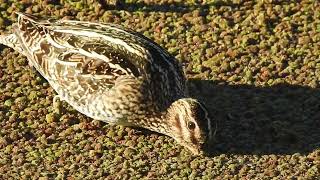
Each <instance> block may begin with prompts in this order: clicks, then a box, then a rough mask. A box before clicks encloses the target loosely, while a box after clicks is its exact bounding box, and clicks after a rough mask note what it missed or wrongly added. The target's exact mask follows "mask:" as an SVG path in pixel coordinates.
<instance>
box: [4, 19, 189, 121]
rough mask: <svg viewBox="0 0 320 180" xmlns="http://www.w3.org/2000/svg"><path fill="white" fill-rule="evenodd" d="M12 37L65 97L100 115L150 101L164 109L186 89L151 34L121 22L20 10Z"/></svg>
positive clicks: (143, 105) (178, 69)
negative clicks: (44, 15)
mask: <svg viewBox="0 0 320 180" xmlns="http://www.w3.org/2000/svg"><path fill="white" fill-rule="evenodd" d="M10 36H12V37H10ZM9 37H10V38H11V39H10V42H12V44H15V42H16V43H17V42H18V44H16V45H15V47H14V48H15V49H17V50H18V51H20V52H21V53H23V54H24V55H26V56H27V57H28V60H29V61H30V62H31V64H32V65H33V66H34V67H35V68H36V69H37V70H38V71H39V72H40V73H41V74H42V76H43V77H45V78H46V79H47V80H48V82H49V83H50V84H51V86H52V87H53V88H54V89H55V90H56V91H57V93H58V94H59V95H60V96H61V97H62V98H63V99H64V100H66V101H67V102H68V103H70V104H71V105H72V106H73V107H74V108H76V109H77V110H79V111H80V112H82V113H84V114H86V115H88V116H90V117H93V118H96V119H101V120H103V119H104V118H112V117H117V116H119V117H117V118H118V119H119V118H123V117H124V116H130V115H131V114H130V113H132V111H136V112H141V113H145V112H144V111H145V110H146V109H148V108H150V107H154V110H159V111H161V110H164V109H165V108H167V107H168V106H169V105H170V104H171V103H172V102H173V101H175V100H176V99H178V98H181V97H183V96H184V93H185V79H184V75H183V71H182V68H181V67H180V65H179V63H178V62H177V61H176V60H175V59H174V58H173V57H172V56H170V55H169V54H168V53H167V52H166V51H165V50H163V49H162V48H161V47H160V46H158V45H156V44H155V43H153V42H152V41H151V40H149V39H147V38H146V37H144V36H142V35H140V34H137V33H135V32H133V31H131V30H128V29H125V28H122V27H120V26H117V25H112V24H100V23H90V22H80V21H70V20H59V21H52V20H44V21H38V20H37V18H35V17H32V16H30V15H26V14H19V17H18V23H17V24H16V25H15V26H14V35H9V36H7V39H9ZM7 44H10V43H7ZM9 46H10V45H9ZM132 108H136V109H132ZM126 111H128V113H127V115H126ZM103 112H105V113H104V114H105V115H102V114H103ZM123 114H124V115H123Z"/></svg>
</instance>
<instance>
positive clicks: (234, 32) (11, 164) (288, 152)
mask: <svg viewBox="0 0 320 180" xmlns="http://www.w3.org/2000/svg"><path fill="white" fill-rule="evenodd" d="M88 2H89V1H88ZM114 2H115V1H114ZM16 11H21V12H27V13H32V14H35V15H42V16H44V15H46V16H55V17H57V18H62V17H64V18H69V19H80V20H89V21H100V22H112V23H117V24H121V25H123V26H125V27H128V28H131V29H134V30H135V31H138V32H141V33H143V34H144V35H145V36H147V37H149V38H151V39H153V40H154V41H155V42H157V43H159V44H160V45H161V46H162V47H164V48H165V49H167V50H168V51H169V52H170V53H171V54H173V55H174V56H176V57H177V59H179V60H180V61H181V62H182V63H183V64H184V66H185V69H186V74H187V76H188V78H189V83H188V87H189V89H190V93H191V94H192V95H193V96H195V97H197V98H199V99H202V100H203V101H204V102H205V104H206V105H207V106H208V108H209V110H210V113H211V116H212V118H213V119H214V120H216V121H218V124H219V125H218V128H219V129H218V132H217V137H216V142H215V145H214V146H212V147H211V148H210V150H211V153H212V155H211V156H209V157H204V156H194V155H192V154H190V152H189V151H188V150H186V149H185V148H183V147H181V146H179V145H178V144H177V143H176V142H175V141H174V140H173V139H172V138H169V137H166V136H164V135H161V134H157V133H153V132H150V131H146V130H143V129H133V128H128V127H122V126H111V125H108V124H105V123H102V122H99V121H94V120H92V119H90V118H87V117H85V116H84V115H81V114H80V113H77V112H76V111H75V110H74V109H73V108H71V107H70V106H68V105H67V104H66V103H64V102H62V107H63V109H65V110H64V111H63V112H61V116H59V117H57V116H55V115H54V113H53V112H52V111H53V107H52V98H53V97H54V95H55V92H54V91H53V89H52V88H51V87H50V86H49V85H48V83H47V82H46V81H45V80H44V79H43V78H41V76H40V75H39V74H37V73H36V72H35V71H33V70H31V69H30V68H29V66H28V62H27V60H26V58H25V57H23V56H22V55H19V54H18V53H17V52H14V51H13V50H12V49H9V48H6V47H4V46H0V49H1V54H0V78H1V81H0V149H1V150H0V157H1V158H0V179H8V178H14V179H16V178H18V177H19V178H36V179H37V178H40V177H41V178H42V179H53V178H57V179H67V178H68V179H80V178H83V177H86V178H87V179H98V178H105V177H107V178H109V179H114V178H120V179H122V178H124V179H126V178H132V179H140V178H141V177H144V178H149V179H159V178H164V179H170V178H171V179H173V178H174V179H177V178H181V179H182V178H185V179H195V178H199V179H212V178H216V179H232V178H234V179H239V178H243V179H269V177H275V178H276V179H290V178H292V179H296V178H302V179H317V178H320V173H319V171H320V131H319V129H320V89H319V80H320V4H319V2H318V1H308V0H301V1H271V0H265V1H259V2H257V3H253V2H251V1H241V0H233V1H206V2H201V1H197V2H193V1H189V0H188V1H181V0H180V1H179V0H176V1H173V0H169V1H165V0H162V1H160V0H159V1H147V0H145V1H134V0H127V1H117V3H114V5H112V2H111V4H108V2H107V1H99V2H95V1H92V2H91V1H90V2H89V5H86V4H85V3H84V1H80V2H76V1H55V0H48V1H40V0H39V1H28V0H24V1H19V2H18V1H11V0H8V1H7V0H2V1H1V0H0V12H1V13H0V28H1V31H2V32H5V31H8V30H10V29H11V24H12V23H14V22H15V21H16V15H15V14H14V12H16Z"/></svg>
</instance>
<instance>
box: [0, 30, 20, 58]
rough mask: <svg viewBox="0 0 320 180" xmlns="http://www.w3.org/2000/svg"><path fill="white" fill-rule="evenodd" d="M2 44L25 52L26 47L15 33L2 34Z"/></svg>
mask: <svg viewBox="0 0 320 180" xmlns="http://www.w3.org/2000/svg"><path fill="white" fill-rule="evenodd" d="M0 44H3V45H5V46H8V47H10V48H12V49H14V50H16V51H18V52H19V53H21V54H23V55H24V54H25V52H24V49H23V47H22V45H21V43H20V42H19V39H18V38H17V36H16V35H15V34H1V35H0Z"/></svg>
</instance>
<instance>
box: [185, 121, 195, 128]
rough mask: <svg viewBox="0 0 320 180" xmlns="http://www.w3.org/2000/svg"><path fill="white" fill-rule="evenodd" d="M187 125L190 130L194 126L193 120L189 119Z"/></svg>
mask: <svg viewBox="0 0 320 180" xmlns="http://www.w3.org/2000/svg"><path fill="white" fill-rule="evenodd" d="M187 126H188V129H190V130H193V129H194V128H195V127H196V125H195V124H194V122H191V121H189V122H188V124H187Z"/></svg>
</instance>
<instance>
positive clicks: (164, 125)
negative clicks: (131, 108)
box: [129, 111, 172, 136]
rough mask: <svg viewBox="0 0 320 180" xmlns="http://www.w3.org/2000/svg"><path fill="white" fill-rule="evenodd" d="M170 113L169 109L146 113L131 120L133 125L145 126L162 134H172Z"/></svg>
mask: <svg viewBox="0 0 320 180" xmlns="http://www.w3.org/2000/svg"><path fill="white" fill-rule="evenodd" d="M168 118H170V116H169V113H168V112H167V111H165V112H161V113H155V114H151V115H146V116H145V117H144V118H139V119H132V120H130V121H129V122H130V124H131V126H136V127H143V128H145V129H148V130H151V131H155V132H158V133H161V134H165V135H168V136H172V134H171V131H172V130H171V126H170V122H169V119H168Z"/></svg>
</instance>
